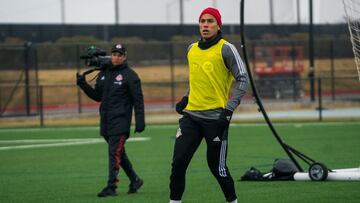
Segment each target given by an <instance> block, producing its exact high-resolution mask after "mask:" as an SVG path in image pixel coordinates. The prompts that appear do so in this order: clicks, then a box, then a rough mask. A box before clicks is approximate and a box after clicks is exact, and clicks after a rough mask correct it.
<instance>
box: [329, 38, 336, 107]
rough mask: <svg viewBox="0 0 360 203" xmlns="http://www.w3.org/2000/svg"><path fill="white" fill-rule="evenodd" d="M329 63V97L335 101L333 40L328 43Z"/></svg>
mask: <svg viewBox="0 0 360 203" xmlns="http://www.w3.org/2000/svg"><path fill="white" fill-rule="evenodd" d="M330 62H331V96H332V100H335V70H334V40H333V39H332V40H331V41H330Z"/></svg>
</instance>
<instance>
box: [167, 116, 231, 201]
mask: <svg viewBox="0 0 360 203" xmlns="http://www.w3.org/2000/svg"><path fill="white" fill-rule="evenodd" d="M179 124H180V127H179V129H178V132H177V134H176V141H175V147H174V155H173V162H172V169H171V176H170V199H171V200H181V197H182V195H183V193H184V190H185V174H186V169H187V167H188V166H189V163H190V160H191V158H192V157H193V155H194V153H195V151H196V150H197V148H198V147H199V145H200V143H201V141H202V139H203V138H205V141H206V144H207V154H206V158H207V163H208V166H209V169H210V171H211V173H212V174H213V176H214V177H215V178H216V180H217V181H218V183H219V185H220V187H221V189H222V191H223V193H224V196H225V198H226V200H227V201H228V202H231V201H233V200H235V199H236V198H237V197H236V194H235V188H234V181H233V178H232V177H231V175H230V173H229V169H228V167H227V165H226V157H227V134H228V131H227V129H219V128H218V126H217V124H216V121H215V120H206V119H200V118H196V117H193V116H190V115H188V114H184V116H183V117H182V118H181V119H180V121H179Z"/></svg>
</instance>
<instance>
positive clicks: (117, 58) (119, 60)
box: [111, 52, 126, 66]
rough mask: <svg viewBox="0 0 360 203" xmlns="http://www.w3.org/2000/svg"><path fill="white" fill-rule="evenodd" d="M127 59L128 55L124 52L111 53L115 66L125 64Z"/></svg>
mask: <svg viewBox="0 0 360 203" xmlns="http://www.w3.org/2000/svg"><path fill="white" fill-rule="evenodd" d="M125 60H126V56H125V55H124V54H121V53H118V52H113V53H111V63H112V64H113V65H114V66H116V65H121V64H123V63H124V61H125Z"/></svg>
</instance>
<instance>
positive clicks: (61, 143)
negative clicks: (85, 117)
mask: <svg viewBox="0 0 360 203" xmlns="http://www.w3.org/2000/svg"><path fill="white" fill-rule="evenodd" d="M150 139H151V138H150V137H134V138H129V139H128V140H127V141H126V142H138V141H148V140H150ZM32 141H34V142H32ZM37 141H39V140H2V141H0V144H2V143H39V142H37ZM40 142H46V143H47V144H32V145H16V146H5V147H0V151H1V150H10V149H29V148H43V147H59V146H71V145H84V144H97V143H103V142H105V141H104V139H101V138H88V139H42V140H40ZM48 142H55V143H48Z"/></svg>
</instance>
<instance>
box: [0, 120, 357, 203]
mask: <svg viewBox="0 0 360 203" xmlns="http://www.w3.org/2000/svg"><path fill="white" fill-rule="evenodd" d="M274 125H275V127H276V129H277V131H278V132H279V134H280V135H281V137H282V138H283V139H284V140H285V141H286V143H287V144H289V145H290V146H292V147H294V148H296V149H298V150H300V151H301V152H303V153H305V154H306V155H308V156H310V157H311V158H313V159H315V160H318V161H320V162H323V163H325V164H326V165H327V166H328V167H329V168H332V169H336V168H354V167H359V165H360V122H331V123H296V124H295V123H292V124H276V123H275V124H274ZM176 129H177V125H148V126H147V128H146V130H145V132H144V133H141V134H140V135H139V134H136V135H135V136H134V135H132V137H149V138H150V140H147V141H138V142H135V141H129V142H128V143H127V144H126V151H127V153H128V156H129V157H130V160H131V161H132V163H133V166H134V168H135V170H136V171H137V173H138V174H139V175H140V176H141V178H143V179H144V181H145V183H144V186H143V187H142V188H141V189H140V191H139V193H137V194H134V195H128V194H126V192H127V186H128V184H129V181H128V180H127V178H126V177H125V176H124V174H123V171H121V172H120V183H119V188H118V193H119V196H117V197H110V198H105V199H100V198H98V197H96V194H97V192H99V191H100V190H101V189H102V187H103V186H105V183H106V175H107V148H106V144H105V143H104V142H102V141H101V140H98V139H90V138H100V137H99V136H98V131H99V129H98V128H96V127H64V128H43V129H40V128H26V129H0V202H4V203H5V202H67V203H69V202H134V203H135V202H136V203H140V202H146V203H164V202H168V196H169V189H168V185H169V175H170V164H171V158H172V150H173V144H174V137H175V133H176ZM9 140H12V141H9ZM21 140H22V141H21ZM24 140H25V141H24ZM26 140H28V141H26ZM36 140H37V141H36ZM82 140H88V141H90V142H91V140H93V141H94V143H92V144H85V143H81V141H82ZM62 143H65V144H64V145H65V146H62V145H61V144H62ZM76 143H77V144H78V145H76ZM45 144H46V145H47V146H46V145H45ZM67 144H69V145H67ZM70 144H73V145H70ZM20 145H21V146H23V145H27V146H28V147H29V148H19V146H20ZM53 145H58V146H53ZM228 148H229V151H228V161H227V163H228V166H229V168H230V172H231V174H232V176H233V178H234V179H235V187H236V191H237V195H238V200H239V202H244V203H252V202H259V203H260V202H261V203H262V202H266V203H272V202H273V203H279V202H280V203H281V202H289V203H290V202H291V203H293V202H301V203H303V202H317V203H321V202H324V203H325V202H326V203H329V202H334V203H335V202H336V203H343V202H360V181H358V182H330V181H325V182H296V181H287V182H244V181H241V182H239V181H237V180H238V179H239V178H240V177H241V175H243V174H244V172H245V171H246V170H247V169H249V167H250V166H255V167H256V168H258V169H260V170H261V171H263V172H267V171H269V170H270V169H271V167H272V164H273V162H274V159H275V158H280V157H286V155H285V153H284V152H283V151H282V148H281V147H280V145H279V144H278V143H277V141H276V140H275V138H274V136H273V135H272V134H271V133H270V130H269V129H268V127H267V126H266V125H263V124H236V125H232V126H231V127H230V132H229V147H228ZM205 150H206V148H205V143H204V141H203V143H202V144H201V146H200V148H199V149H198V151H197V152H196V154H195V156H194V157H193V160H192V162H191V164H190V166H189V169H188V171H187V182H186V190H185V194H184V196H183V202H184V203H202V202H214V203H221V202H225V200H224V197H223V195H222V193H221V192H220V187H219V186H218V185H217V183H216V180H215V178H213V177H212V175H211V174H210V171H209V170H208V168H207V164H206V155H205ZM302 165H303V166H304V168H307V166H306V164H302Z"/></svg>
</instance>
